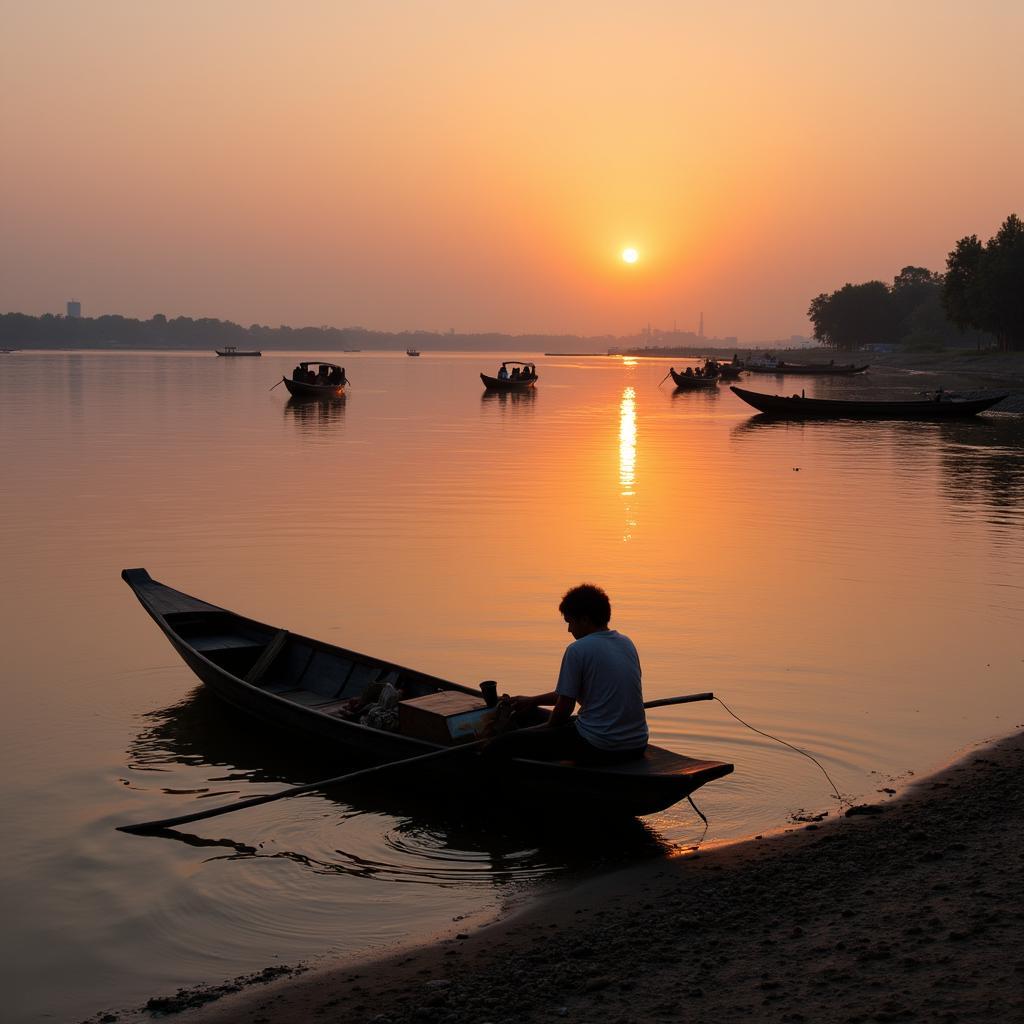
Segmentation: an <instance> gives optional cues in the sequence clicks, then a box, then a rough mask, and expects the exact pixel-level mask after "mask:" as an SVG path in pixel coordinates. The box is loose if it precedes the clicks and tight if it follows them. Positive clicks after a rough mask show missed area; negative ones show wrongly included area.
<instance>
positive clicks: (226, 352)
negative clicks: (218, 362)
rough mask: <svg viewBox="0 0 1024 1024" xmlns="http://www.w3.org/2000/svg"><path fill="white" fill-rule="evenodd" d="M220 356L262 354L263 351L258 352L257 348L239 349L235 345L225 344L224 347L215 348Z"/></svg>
mask: <svg viewBox="0 0 1024 1024" xmlns="http://www.w3.org/2000/svg"><path fill="white" fill-rule="evenodd" d="M214 351H215V352H216V353H217V355H219V356H261V355H263V353H262V352H257V351H256V350H255V349H252V350H248V351H247V350H245V349H237V348H235V346H234V345H225V346H224V347H223V348H217V349H214Z"/></svg>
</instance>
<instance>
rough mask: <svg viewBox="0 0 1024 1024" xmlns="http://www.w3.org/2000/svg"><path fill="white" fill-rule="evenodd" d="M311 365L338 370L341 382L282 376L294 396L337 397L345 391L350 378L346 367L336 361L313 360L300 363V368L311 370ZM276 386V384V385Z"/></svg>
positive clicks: (331, 371)
mask: <svg viewBox="0 0 1024 1024" xmlns="http://www.w3.org/2000/svg"><path fill="white" fill-rule="evenodd" d="M311 366H316V367H318V368H319V367H321V366H323V367H325V368H326V369H327V371H328V372H329V373H334V372H335V371H337V372H338V373H339V374H340V375H341V383H340V384H315V383H314V384H311V383H310V382H309V381H305V380H294V379H292V378H291V377H282V378H281V380H283V381H284V386H285V387H286V388H287V389H288V393H289V394H290V395H291V396H292V397H293V398H337V397H338V396H339V395H342V394H344V393H345V385H346V384H347V383H348V378H347V377H346V376H345V368H344V367H343V366H338V365H336V364H335V363H325V362H323V361H319V362H318V361H316V360H314V361H312V362H304V363H299V366H298V368H299V369H300V370H303V371H305V372H306V373H308V372H309V368H310V367H311ZM275 386H276V385H275Z"/></svg>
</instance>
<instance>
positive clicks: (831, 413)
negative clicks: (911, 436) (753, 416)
mask: <svg viewBox="0 0 1024 1024" xmlns="http://www.w3.org/2000/svg"><path fill="white" fill-rule="evenodd" d="M729 390H730V391H731V392H732V393H733V394H734V395H736V396H737V398H740V399H742V400H743V401H744V402H746V403H747V405H751V406H753V407H754V408H755V409H757V410H758V412H762V413H765V414H766V415H767V416H773V417H776V418H779V419H791V420H811V419H816V420H847V419H854V420H946V419H957V418H962V417H965V416H976V415H977V414H978V413H979V412H984V411H985V410H986V409H991V408H992V406H994V405H997V404H998V403H999V402H1001V401H1002V400H1003V399H1004V398H1006V397H1007V396H1006V395H1005V394H1002V395H992V396H989V397H986V398H961V397H960V396H959V395H955V394H953V393H952V392H948V391H944V390H943V389H942V388H939V390H938V391H936V392H935V393H934V395H932V396H929V397H927V398H920V399H911V400H908V401H877V402H873V401H860V400H854V401H850V400H846V399H836V398H807V397H806V396H805V395H803V394H799V395H793V396H792V397H789V398H787V397H786V396H785V395H765V394H762V393H760V392H757V391H747V390H745V389H744V388H738V387H735V386H732V387H730V388H729Z"/></svg>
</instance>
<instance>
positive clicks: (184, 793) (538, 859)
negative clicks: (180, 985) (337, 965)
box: [127, 687, 672, 887]
mask: <svg viewBox="0 0 1024 1024" xmlns="http://www.w3.org/2000/svg"><path fill="white" fill-rule="evenodd" d="M145 717H146V725H145V727H144V728H143V729H142V731H141V732H140V733H139V735H138V736H137V737H136V739H135V740H134V742H133V743H132V744H131V746H130V747H129V749H128V752H127V753H128V757H129V760H130V762H131V766H132V768H133V769H134V771H135V772H143V773H147V772H152V773H154V774H153V778H155V779H159V780H160V783H161V788H160V790H158V791H156V792H154V791H153V790H151V791H150V792H154V796H156V793H159V797H158V799H157V802H155V803H154V804H153V805H152V807H151V808H149V810H150V811H151V812H152V814H151V815H150V816H159V815H162V814H172V813H178V812H186V811H187V810H188V809H189V808H188V804H187V803H185V804H183V803H182V800H183V798H191V799H192V800H193V801H196V800H198V801H202V803H200V805H199V806H200V807H202V806H203V804H205V803H206V802H207V801H211V800H215V801H216V802H217V803H218V804H220V803H228V802H230V801H232V800H233V799H235V798H238V799H242V798H248V797H251V796H257V795H261V794H262V793H264V792H273V791H275V790H277V789H279V788H282V787H284V786H291V785H302V784H304V783H308V782H315V781H316V780H317V779H323V778H331V777H333V776H336V775H339V774H341V773H342V772H344V770H345V769H346V767H348V765H347V764H345V763H344V762H342V761H340V760H338V759H335V758H331V757H326V756H324V755H323V753H322V752H318V751H317V750H316V748H315V747H311V745H310V744H308V743H303V742H301V741H298V742H297V741H295V740H293V739H289V738H288V737H287V736H286V735H285V734H282V733H281V732H280V731H279V730H276V729H272V728H270V727H269V726H266V725H263V724H262V723H260V722H258V721H256V720H254V719H251V718H249V717H246V718H245V719H244V723H245V728H244V729H239V717H238V713H237V712H234V711H232V709H231V708H229V707H227V706H226V705H224V704H223V702H222V701H220V700H218V699H217V697H216V696H215V695H213V694H211V693H210V692H209V691H207V690H205V689H204V688H203V687H199V688H197V689H195V690H194V691H193V692H192V693H191V694H189V696H188V697H186V698H185V699H184V700H183V701H181V702H180V703H179V704H175V705H173V706H172V707H169V708H164V709H161V710H159V711H154V712H151V713H149V714H148V715H146V716H145ZM157 773H159V774H157ZM268 784H269V785H268ZM442 797H444V794H442V793H437V792H435V793H430V794H426V795H418V794H417V793H416V792H415V791H414V789H413V787H408V786H406V785H405V784H404V783H403V781H402V774H401V771H400V770H399V771H396V772H395V773H393V774H390V775H385V776H382V777H381V779H380V780H379V781H377V782H371V780H370V779H367V780H366V781H365V782H364V783H360V784H358V785H356V784H352V785H349V786H345V787H343V788H342V789H337V790H334V791H333V792H330V793H323V794H319V793H318V794H314V795H313V796H309V795H306V796H304V797H302V798H301V801H297V802H298V803H300V805H301V804H302V803H304V802H305V801H307V800H310V799H315V800H319V801H322V802H323V805H324V806H325V807H326V808H327V809H328V810H327V813H325V814H323V815H317V817H316V825H317V826H318V827H319V828H320V829H322V830H323V832H324V833H325V836H324V837H323V838H320V837H318V836H317V835H316V834H314V832H315V831H316V830H315V829H314V830H313V831H307V830H306V829H305V828H304V829H302V830H300V831H297V832H296V833H294V834H292V835H290V836H287V837H282V836H281V835H279V834H277V832H278V830H277V828H274V829H273V831H274V837H273V838H274V840H275V841H274V842H273V843H271V842H267V843H266V846H265V847H261V846H260V845H256V844H253V843H252V842H248V843H246V842H241V841H235V840H233V839H229V838H218V839H207V838H202V837H199V836H196V835H191V834H189V833H188V832H187V831H182V830H180V829H179V830H175V831H170V830H168V831H166V832H162V833H159V834H160V835H162V836H165V837H168V838H175V839H179V840H181V841H182V842H185V843H187V844H189V845H193V846H218V847H227V848H228V849H231V850H234V857H235V858H252V857H277V858H284V859H288V860H291V861H293V862H297V863H300V864H303V865H306V866H308V867H310V868H312V869H313V870H314V871H315V872H317V873H318V874H326V873H332V874H341V875H350V876H351V875H354V876H360V877H372V878H374V879H376V880H378V881H395V882H418V883H422V884H427V885H434V886H466V885H470V886H486V887H495V886H502V885H505V884H508V883H511V882H523V881H528V880H531V879H537V878H542V877H545V876H548V875H552V874H556V873H560V872H564V871H570V872H574V873H582V872H584V871H587V872H589V871H594V870H607V869H611V868H614V867H617V866H620V865H625V864H628V863H632V862H634V861H636V860H637V859H638V858H641V857H657V856H664V855H666V854H667V853H669V852H671V849H672V847H671V846H670V844H668V843H666V842H665V841H664V840H663V839H661V837H660V836H658V834H657V833H656V832H654V831H653V830H652V829H651V828H650V827H649V826H647V825H645V824H643V823H642V822H640V821H637V820H636V819H625V820H622V821H618V822H615V823H612V824H610V823H609V822H607V821H604V822H601V823H600V824H599V825H595V828H594V831H593V833H592V834H591V833H590V832H589V830H588V829H587V828H586V826H583V827H582V828H581V827H580V826H579V825H578V824H577V823H574V825H573V828H572V830H571V831H566V830H565V829H564V828H559V827H558V825H557V823H555V822H553V821H552V820H551V819H548V820H547V821H536V822H535V821H533V820H532V819H531V818H530V817H529V816H527V815H524V814H517V813H515V812H513V811H511V810H509V808H508V807H507V806H503V807H496V808H494V809H493V810H489V809H487V808H485V807H477V806H468V805H467V804H466V803H465V802H461V801H459V799H458V797H457V794H455V793H454V792H453V793H452V794H450V795H448V796H447V798H446V799H442ZM166 798H170V799H169V800H168V799H166ZM291 803H292V802H291V801H281V802H279V803H277V804H275V805H271V806H275V807H277V808H279V809H280V810H279V811H278V812H277V813H278V814H279V815H284V816H287V815H289V814H295V815H296V816H299V815H302V816H303V817H304V819H308V817H309V815H308V811H305V810H304V809H303V810H300V809H299V808H292V809H291V810H289V804H291ZM306 806H307V807H308V804H307V805H306ZM254 811H255V814H256V816H257V817H256V818H255V819H254V818H253V817H251V815H252V814H253V812H254ZM259 813H260V811H259V810H258V809H255V808H254V809H252V810H243V811H240V812H239V813H238V815H237V819H236V820H237V822H238V824H237V831H238V833H240V834H242V835H246V836H248V837H251V836H252V835H253V828H254V827H256V828H257V829H258V828H259V825H258V824H257V825H256V826H254V824H253V822H254V820H255V821H256V822H259V820H260V819H259V817H258V815H259ZM247 815H249V816H250V817H248V818H247V819H245V816H247ZM142 816H146V814H145V813H144V814H143V815H142ZM243 819H245V820H243ZM228 821H229V819H228V818H227V817H220V818H218V819H217V822H218V835H221V836H223V835H224V833H225V830H226V829H227V828H228V825H227V822H228ZM187 827H188V826H184V828H186V829H187ZM269 831H270V829H268V832H269ZM285 842H287V843H288V844H289V845H291V846H292V847H293V848H292V849H290V850H287V849H283V846H282V844H283V843H285ZM342 843H344V844H345V846H344V848H343V847H342V845H341V844H342ZM296 846H298V847H301V848H294V847H296Z"/></svg>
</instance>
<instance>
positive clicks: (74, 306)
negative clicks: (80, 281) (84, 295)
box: [68, 299, 82, 320]
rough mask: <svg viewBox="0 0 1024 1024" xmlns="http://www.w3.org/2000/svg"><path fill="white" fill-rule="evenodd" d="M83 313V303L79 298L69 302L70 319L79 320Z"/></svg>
mask: <svg viewBox="0 0 1024 1024" xmlns="http://www.w3.org/2000/svg"><path fill="white" fill-rule="evenodd" d="M81 315H82V304H81V303H80V302H79V301H78V300H77V299H72V300H71V301H70V302H69V303H68V319H70V320H77V319H78V318H79V317H80V316H81Z"/></svg>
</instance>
